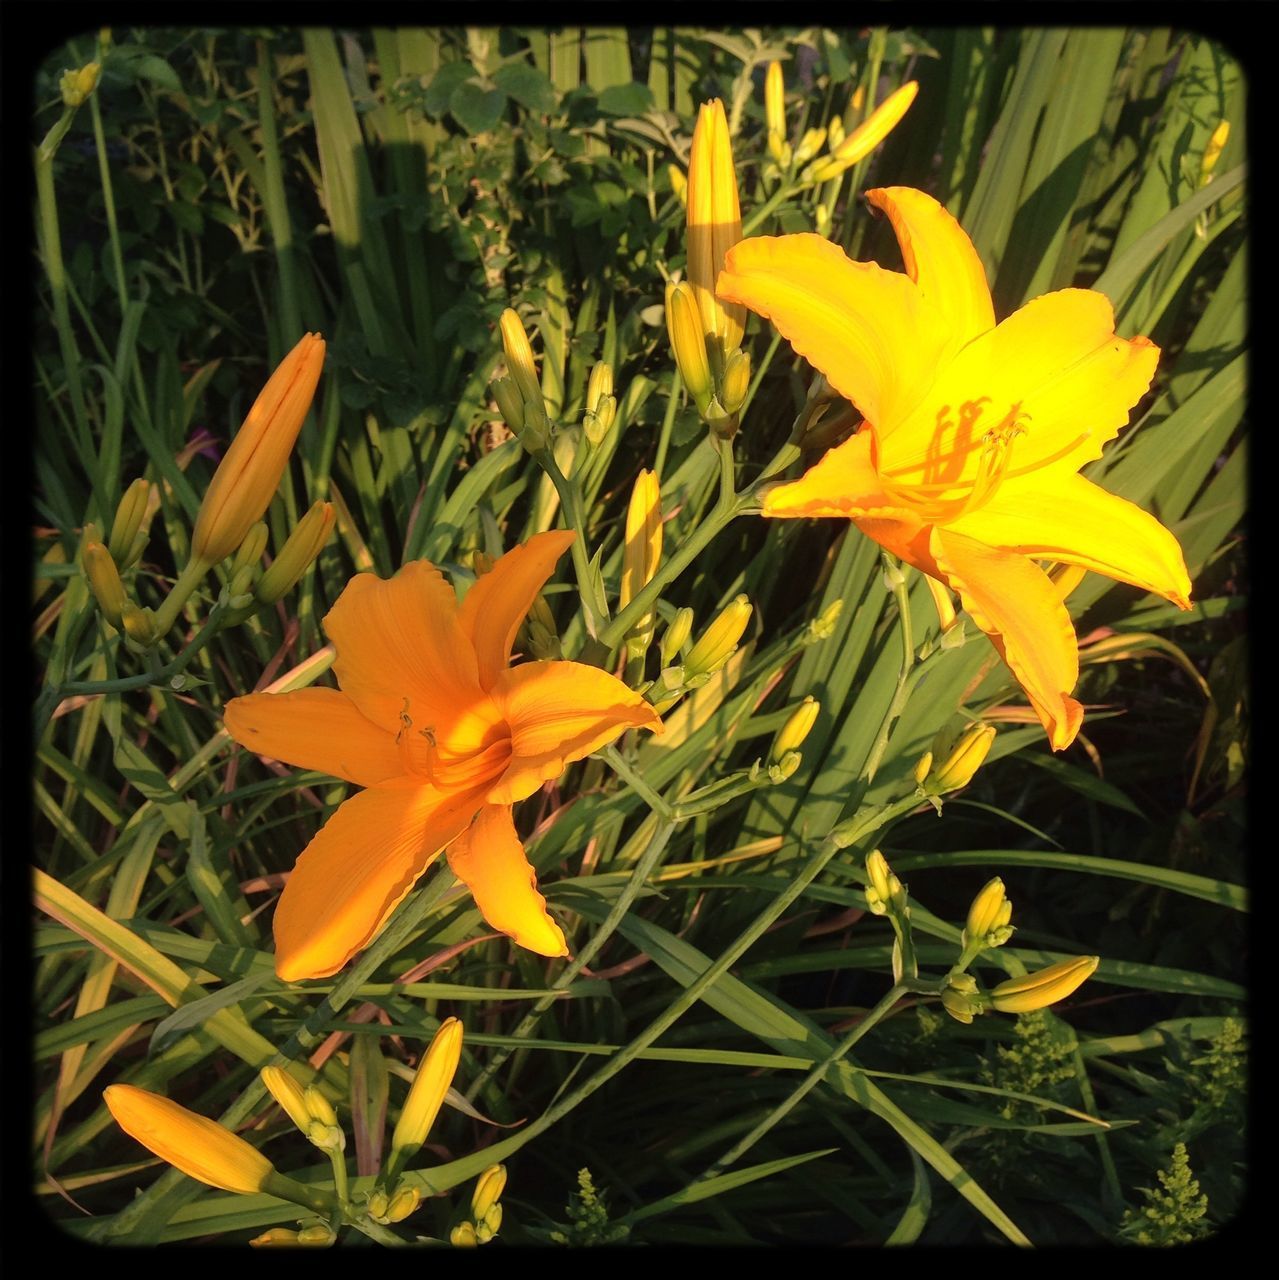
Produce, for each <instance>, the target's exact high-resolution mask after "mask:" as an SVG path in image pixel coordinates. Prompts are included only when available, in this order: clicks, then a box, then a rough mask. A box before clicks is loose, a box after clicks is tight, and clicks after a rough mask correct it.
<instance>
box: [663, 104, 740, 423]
mask: <svg viewBox="0 0 1279 1280" xmlns="http://www.w3.org/2000/svg"><path fill="white" fill-rule="evenodd" d="M687 205H688V225H687V231H688V280H687V282H686V283H671V284H668V285H667V287H666V329H667V333H668V334H669V336H670V342H671V348H672V350H673V351H674V353H675V363H676V364H677V365H678V366H679V372H680V377H681V378H682V379H683V381H684V385H685V386H686V387H687V388H688V393H689V395H690V396H692V398H693V401H694V403H695V404H696V405H697V410H698V412H699V413H700V414H701V415H702V418H703V420H704V421H705V422H706V424H707V425H708V426H709V427H710V428H711V430H712V431H714V432H715V434H716V435H718V436H719V437H721V438H722V439H731V438H732V436H733V434H734V433H735V432H736V430H737V420H738V415H739V414H740V412H741V409H742V406H743V405H744V404H745V403H746V395H747V392H748V391H749V389H750V357H749V355H747V353H746V352H744V351H742V350H741V345H742V335H743V333H744V331H745V325H746V309H745V308H744V307H743V306H742V305H741V304H740V303H727V302H721V301H720V300H719V299H718V298H717V297H716V296H715V280H716V277H717V276H718V275H719V273H720V271H721V269H722V268H723V266H724V255H725V254H726V253H727V252H728V251H729V249H731V248H732V247H733V245H735V244H736V243H737V242H738V241H739V240H740V239H741V238H742V214H741V206H740V204H739V202H738V197H737V174H736V171H735V170H734V168H733V144H732V140H731V139H730V137H729V133H728V120H727V117H726V116H725V115H724V104H723V103H722V102H721V101H720V100H719V99H718V98H716V99H715V100H714V101H712V102H707V103H703V104H702V107H701V110H700V111H699V112H698V116H697V125H696V127H695V128H694V130H693V146H692V151H691V153H690V155H689V166H688V191H687Z"/></svg>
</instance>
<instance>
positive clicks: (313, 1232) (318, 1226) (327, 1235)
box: [298, 1222, 337, 1248]
mask: <svg viewBox="0 0 1279 1280" xmlns="http://www.w3.org/2000/svg"><path fill="white" fill-rule="evenodd" d="M336 1239H337V1236H336V1235H335V1234H334V1232H333V1229H332V1228H331V1227H328V1226H326V1225H325V1224H324V1223H322V1222H316V1223H313V1224H312V1225H311V1226H309V1227H303V1228H302V1230H301V1231H299V1232H298V1244H301V1245H311V1246H318V1247H320V1248H325V1247H327V1246H328V1245H331V1244H332V1243H333V1242H334V1240H336Z"/></svg>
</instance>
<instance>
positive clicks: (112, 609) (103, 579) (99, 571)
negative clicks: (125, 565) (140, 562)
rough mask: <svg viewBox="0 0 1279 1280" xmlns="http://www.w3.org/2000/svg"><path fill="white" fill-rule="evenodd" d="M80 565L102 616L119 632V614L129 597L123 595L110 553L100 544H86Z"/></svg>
mask: <svg viewBox="0 0 1279 1280" xmlns="http://www.w3.org/2000/svg"><path fill="white" fill-rule="evenodd" d="M80 563H81V565H82V566H83V567H84V575H85V577H86V578H88V580H89V586H90V587H91V588H92V590H93V596H94V599H96V600H97V602H98V608H99V609H101V610H102V616H103V617H104V618H106V620H107V621H108V622H109V623H110V624H111V625H112V626H113V627H115V628H116V630H117V631H118V630H120V629H121V625H120V614H121V611H122V610H123V609H124V606H125V605H126V604H127V603H128V599H129V597H128V596H127V595H126V594H125V591H124V583H123V582H121V581H120V571H119V570H118V569H117V568H116V567H115V561H114V560H113V559H112V558H111V552H109V551H108V550H107V549H106V547H104V546H103V545H102V543H100V542H86V543H85V545H84V550H83V551H81V553H80Z"/></svg>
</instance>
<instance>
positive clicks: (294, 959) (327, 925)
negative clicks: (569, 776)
mask: <svg viewBox="0 0 1279 1280" xmlns="http://www.w3.org/2000/svg"><path fill="white" fill-rule="evenodd" d="M485 789H486V788H485V787H472V788H470V789H469V790H466V791H447V792H445V791H438V790H437V789H436V788H435V787H432V786H431V785H430V784H428V783H424V782H423V781H421V779H419V778H392V779H391V780H390V781H389V782H381V783H379V784H378V785H377V786H376V787H370V788H369V789H368V790H367V791H361V792H360V793H359V794H358V795H354V796H352V797H351V798H350V799H349V800H346V801H345V802H343V803H342V804H341V805H339V806H338V808H337V811H336V812H335V813H334V814H333V816H332V817H331V818H330V819H329V820H328V822H326V823H325V824H324V826H323V827H322V828H321V829H320V831H319V833H318V834H317V835H316V837H315V839H313V840H312V841H311V843H310V844H309V845H307V847H306V848H305V849H304V850H303V852H302V856H301V857H300V858H298V861H297V865H296V866H295V867H294V868H293V873H292V874H291V875H290V876H289V878H288V881H287V882H286V883H285V886H284V893H283V894H282V895H281V897H280V902H279V905H278V906H277V907H276V909H275V971H276V973H278V974H279V975H280V977H281V978H283V979H285V981H287V982H297V981H298V980H300V979H302V978H324V977H327V976H328V975H329V974H331V973H336V972H337V971H338V970H339V969H340V968H342V966H343V965H344V964H346V962H347V961H348V960H349V959H350V958H351V957H352V956H353V955H354V954H355V953H356V952H357V951H359V950H360V948H361V947H363V946H365V945H366V944H367V943H368V942H369V941H371V940H372V938H373V936H374V935H375V934H376V933H377V931H378V930H379V929H380V928H381V927H382V923H383V921H385V919H386V917H387V916H388V915H389V914H390V913H391V911H392V910H394V908H395V907H396V905H397V904H398V903H399V901H400V899H401V898H403V897H404V895H405V894H406V893H408V891H409V890H410V889H411V888H412V887H413V884H414V883H415V881H416V880H417V879H418V877H419V876H420V875H421V874H422V873H423V872H424V871H425V870H426V869H427V867H429V866H430V865H431V863H432V862H433V861H434V860H435V858H436V856H437V855H438V854H439V852H440V850H441V849H443V848H444V846H445V845H446V844H448V843H449V841H451V840H454V839H456V837H457V836H458V835H459V834H460V833H461V832H462V831H464V830H465V829H466V827H467V824H468V823H469V822H470V821H471V818H472V817H473V816H474V815H475V812H476V810H477V809H478V808H479V807H480V805H481V804H483V803H484V791H485Z"/></svg>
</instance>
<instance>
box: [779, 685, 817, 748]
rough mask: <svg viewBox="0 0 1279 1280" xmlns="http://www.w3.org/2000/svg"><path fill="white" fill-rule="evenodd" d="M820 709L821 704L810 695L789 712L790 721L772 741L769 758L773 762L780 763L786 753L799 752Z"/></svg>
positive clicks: (811, 729)
mask: <svg viewBox="0 0 1279 1280" xmlns="http://www.w3.org/2000/svg"><path fill="white" fill-rule="evenodd" d="M821 709H822V704H821V703H820V702H818V701H817V699H816V698H814V697H812V696H811V695H810V696H809V697H807V698H805V699H804V701H803V702H801V703H800V704H799V706H797V707H796V708H795V710H794V711H792V712H791V714H790V719H788V720H787V721H786V723H785V724H784V725H783V726H782V729H781V732H780V733H779V734H778V735H777V737H776V738H775V739H774V740H773V750H772V753H771V757H772V759H773V760H774V761H780V760H781V759H782V757H783V756H785V755H786V754H787V753H788V752H791V751H798V750H799V748H800V747H801V746H802V745H803V742H804V739H805V738H807V737H808V735H809V734H810V733H811V732H812V731H813V725H815V724H816V723H817V717H818V715H819V713H820V712H821Z"/></svg>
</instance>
